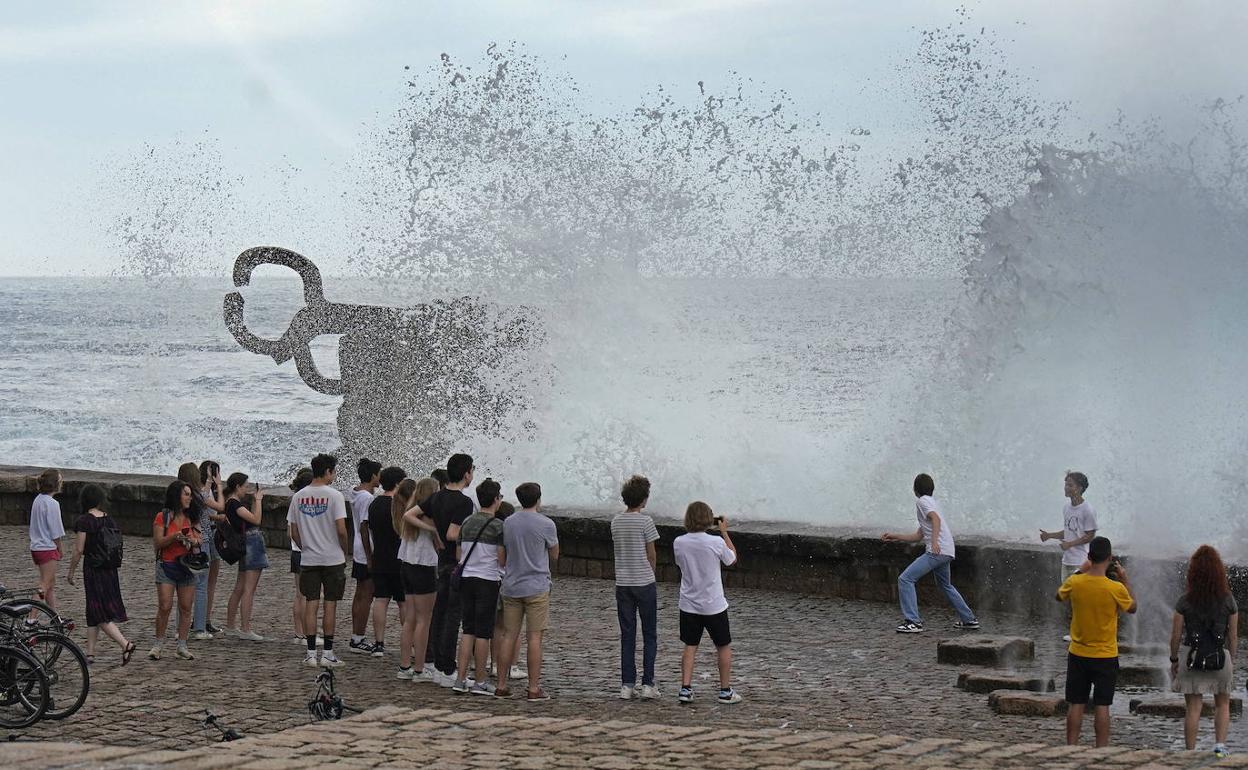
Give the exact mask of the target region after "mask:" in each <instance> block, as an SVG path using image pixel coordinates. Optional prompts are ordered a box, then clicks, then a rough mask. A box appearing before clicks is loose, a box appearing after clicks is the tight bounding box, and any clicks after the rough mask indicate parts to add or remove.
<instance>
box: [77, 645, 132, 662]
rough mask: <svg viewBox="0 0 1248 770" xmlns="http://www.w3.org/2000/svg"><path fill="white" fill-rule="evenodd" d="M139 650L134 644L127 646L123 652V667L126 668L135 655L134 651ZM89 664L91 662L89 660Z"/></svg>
mask: <svg viewBox="0 0 1248 770" xmlns="http://www.w3.org/2000/svg"><path fill="white" fill-rule="evenodd" d="M137 648H138V645H137V644H135V643H134V642H130V643H129V644H127V645H126V649H124V650H122V651H121V665H123V666H124V665H126V664H127V663H129V662H130V658H131V657H132V656H133V655H134V651H135V650H136V649H137ZM88 662H90V661H89V660H88Z"/></svg>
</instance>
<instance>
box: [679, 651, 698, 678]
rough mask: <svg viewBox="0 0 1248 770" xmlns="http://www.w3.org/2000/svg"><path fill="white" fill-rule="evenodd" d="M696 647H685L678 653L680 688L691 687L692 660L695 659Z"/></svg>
mask: <svg viewBox="0 0 1248 770" xmlns="http://www.w3.org/2000/svg"><path fill="white" fill-rule="evenodd" d="M697 654H698V647H697V645H689V644H686V645H685V649H684V651H683V652H681V653H680V686H681V687H692V686H693V659H694V658H695V657H697Z"/></svg>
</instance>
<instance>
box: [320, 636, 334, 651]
mask: <svg viewBox="0 0 1248 770" xmlns="http://www.w3.org/2000/svg"><path fill="white" fill-rule="evenodd" d="M322 638H323V639H324V640H325V652H332V651H333V649H334V635H333V634H327V635H326V636H324V637H322Z"/></svg>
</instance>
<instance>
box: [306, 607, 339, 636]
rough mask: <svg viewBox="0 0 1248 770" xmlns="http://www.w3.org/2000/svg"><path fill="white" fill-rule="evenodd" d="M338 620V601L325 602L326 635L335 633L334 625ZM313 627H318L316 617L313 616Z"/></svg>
mask: <svg viewBox="0 0 1248 770" xmlns="http://www.w3.org/2000/svg"><path fill="white" fill-rule="evenodd" d="M337 622H338V602H331V601H328V600H327V601H326V602H325V618H324V625H323V626H322V632H323V633H324V634H325V636H333V635H334V625H335V624H336V623H337ZM312 628H316V618H315V616H314V617H313V620H312Z"/></svg>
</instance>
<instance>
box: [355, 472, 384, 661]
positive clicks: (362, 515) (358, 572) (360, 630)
mask: <svg viewBox="0 0 1248 770" xmlns="http://www.w3.org/2000/svg"><path fill="white" fill-rule="evenodd" d="M356 471H357V472H358V473H359V476H360V485H359V486H357V487H356V488H355V489H352V490H351V533H352V534H351V537H352V539H353V540H354V542H353V543H352V545H351V577H352V578H354V579H355V596H353V597H352V598H351V643H350V645H348V649H349V650H351V652H360V653H367V654H372V652H373V645H372V644H371V643H369V641H368V639H367V638H365V636H364V634H365V633H366V632H367V631H368V614H369V610H371V609H372V606H373V576H372V575H371V574H369V571H368V563H369V561H370V559H371V557H372V555H371V554H370V553H369V552H368V548H367V546H369V545H370V541H369V538H368V534H367V532H366V530H367V529H368V506H370V505H372V504H373V498H374V497H375V496H376V490H377V485H378V484H380V483H381V463H379V462H377V461H376V460H370V459H368V458H367V457H364V458H361V459H360V462H359V465H357V466H356ZM373 630H374V631H376V630H377V629H373Z"/></svg>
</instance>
